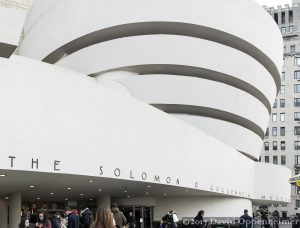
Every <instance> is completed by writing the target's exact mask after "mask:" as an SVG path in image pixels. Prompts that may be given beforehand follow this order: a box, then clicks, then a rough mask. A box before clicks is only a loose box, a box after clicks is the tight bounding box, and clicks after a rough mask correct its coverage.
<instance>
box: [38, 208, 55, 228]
mask: <svg viewBox="0 0 300 228" xmlns="http://www.w3.org/2000/svg"><path fill="white" fill-rule="evenodd" d="M35 227H36V228H52V226H51V222H50V221H49V220H48V219H46V216H45V214H44V213H43V212H40V213H39V214H38V220H37V222H36V224H35Z"/></svg>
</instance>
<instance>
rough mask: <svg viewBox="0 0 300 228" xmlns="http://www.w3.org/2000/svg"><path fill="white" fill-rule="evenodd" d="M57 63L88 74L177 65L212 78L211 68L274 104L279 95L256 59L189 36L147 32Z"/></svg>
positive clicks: (95, 46) (114, 41) (97, 46)
mask: <svg viewBox="0 0 300 228" xmlns="http://www.w3.org/2000/svg"><path fill="white" fill-rule="evenodd" d="M57 64H58V65H59V66H62V67H65V68H69V69H73V70H75V71H78V72H81V73H84V74H87V75H89V74H94V73H99V72H105V71H109V70H115V69H118V68H124V67H129V68H130V67H131V68H133V69H134V66H140V65H146V66H149V67H151V65H171V66H172V65H175V66H182V68H183V67H184V66H185V67H187V68H188V70H183V72H184V73H186V75H187V76H193V74H192V73H191V72H193V71H195V72H196V73H197V74H198V75H200V77H201V75H203V74H204V75H203V76H206V77H208V78H212V77H209V76H207V75H205V74H207V73H202V72H201V69H206V70H207V69H208V70H210V71H213V72H215V74H217V75H218V74H225V75H226V76H227V77H226V80H227V81H229V82H231V83H233V81H234V80H236V79H238V80H241V81H243V82H245V83H248V84H250V85H252V86H254V87H255V88H257V89H258V90H259V91H260V92H261V93H262V94H263V95H264V96H265V97H266V98H267V99H268V100H269V102H270V104H271V105H273V100H274V99H275V97H276V84H275V83H274V79H273V78H272V76H271V75H270V73H269V72H268V71H267V70H266V69H265V68H264V67H263V66H262V65H261V64H260V63H259V62H257V61H256V60H255V59H253V58H252V57H250V56H249V55H246V54H245V53H243V52H241V51H238V50H236V49H233V48H231V47H228V46H225V45H222V44H218V43H216V42H211V41H208V40H203V39H199V38H193V37H187V36H174V35H145V36H134V37H127V38H122V39H116V40H111V41H107V42H103V43H99V44H96V45H93V46H89V47H87V48H84V49H82V50H80V51H77V52H75V53H73V54H71V55H68V56H66V57H65V58H63V59H61V60H60V61H59V62H58V63H57ZM189 68H193V69H189ZM194 68H196V69H194ZM137 71H138V70H137ZM159 73H164V72H159ZM236 84H238V83H236ZM236 86H238V85H236ZM271 101H272V102H271Z"/></svg>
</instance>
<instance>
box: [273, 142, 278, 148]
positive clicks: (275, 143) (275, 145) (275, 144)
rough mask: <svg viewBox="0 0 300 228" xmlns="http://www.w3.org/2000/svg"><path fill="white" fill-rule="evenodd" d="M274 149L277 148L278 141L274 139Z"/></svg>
mask: <svg viewBox="0 0 300 228" xmlns="http://www.w3.org/2000/svg"><path fill="white" fill-rule="evenodd" d="M273 150H277V141H273Z"/></svg>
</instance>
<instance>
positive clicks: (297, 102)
mask: <svg viewBox="0 0 300 228" xmlns="http://www.w3.org/2000/svg"><path fill="white" fill-rule="evenodd" d="M294 106H295V107H300V98H294Z"/></svg>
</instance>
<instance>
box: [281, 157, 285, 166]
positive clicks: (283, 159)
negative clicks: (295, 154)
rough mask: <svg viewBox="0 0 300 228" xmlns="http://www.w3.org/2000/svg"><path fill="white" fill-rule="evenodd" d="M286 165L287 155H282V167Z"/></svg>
mask: <svg viewBox="0 0 300 228" xmlns="http://www.w3.org/2000/svg"><path fill="white" fill-rule="evenodd" d="M285 164H286V157H285V155H281V165H285Z"/></svg>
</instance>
